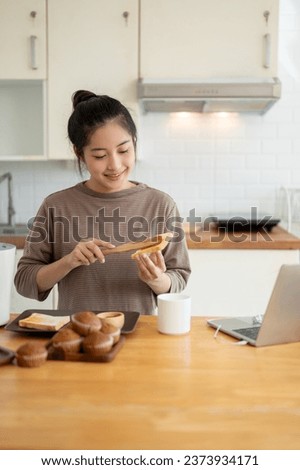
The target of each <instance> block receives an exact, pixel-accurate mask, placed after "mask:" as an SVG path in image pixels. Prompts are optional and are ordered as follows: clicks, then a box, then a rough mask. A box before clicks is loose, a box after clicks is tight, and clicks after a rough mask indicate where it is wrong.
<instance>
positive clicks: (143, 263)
mask: <svg viewBox="0 0 300 470" xmlns="http://www.w3.org/2000/svg"><path fill="white" fill-rule="evenodd" d="M135 261H136V263H137V267H138V272H139V277H140V279H141V280H142V281H143V282H145V283H146V284H148V286H149V287H151V289H152V290H153V291H154V292H155V293H156V294H163V293H165V292H168V291H169V289H170V287H171V280H170V278H169V276H168V275H167V274H166V270H167V268H166V264H165V260H164V257H163V255H162V252H161V251H157V252H155V253H151V254H150V255H147V254H143V255H140V256H138V257H137V258H136V259H135Z"/></svg>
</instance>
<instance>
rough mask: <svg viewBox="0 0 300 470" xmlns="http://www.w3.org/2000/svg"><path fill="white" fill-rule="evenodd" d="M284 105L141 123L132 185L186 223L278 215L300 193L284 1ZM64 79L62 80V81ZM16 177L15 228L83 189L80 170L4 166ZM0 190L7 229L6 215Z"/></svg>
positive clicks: (290, 19)
mask: <svg viewBox="0 0 300 470" xmlns="http://www.w3.org/2000/svg"><path fill="white" fill-rule="evenodd" d="M280 9H281V14H280V33H279V70H278V76H279V78H280V80H281V82H282V98H281V99H280V100H279V102H278V103H277V104H275V105H274V106H273V107H272V108H271V109H270V110H269V111H268V112H267V113H266V114H265V115H263V116H259V115H238V114H229V115H227V116H226V115H216V114H211V115H210V114H197V113H191V114H188V113H179V114H176V113H170V114H164V113H148V114H141V116H140V118H139V133H138V136H139V144H138V155H137V164H136V168H135V170H134V173H133V175H132V179H135V180H139V181H144V182H145V183H147V184H149V185H152V186H155V187H157V188H159V189H161V190H163V191H167V192H169V193H170V195H171V196H172V197H174V198H175V200H176V201H177V203H178V207H179V208H180V210H181V213H182V215H183V216H184V217H186V216H187V215H188V214H189V211H190V210H191V209H193V208H194V209H195V210H196V213H197V215H198V216H206V215H207V214H209V213H212V212H215V211H216V212H221V211H231V210H240V211H249V209H250V208H251V207H254V206H258V208H259V210H260V211H262V212H264V211H270V212H274V211H275V208H276V196H277V194H278V191H279V188H280V187H281V186H293V187H299V188H300V138H299V135H300V132H299V129H300V48H299V43H300V2H296V1H292V0H281V2H280ZM62 79H63V78H62ZM6 171H11V172H12V174H13V192H14V203H15V208H16V211H17V214H16V222H26V220H28V219H29V218H30V217H32V216H33V215H34V214H35V212H36V210H37V209H38V207H39V205H40V204H41V202H42V200H43V198H44V197H45V196H46V195H47V194H50V193H51V192H54V191H57V190H59V189H62V188H65V187H68V186H71V185H73V184H76V183H77V182H78V181H80V179H81V178H80V176H79V174H78V171H77V170H76V167H75V165H74V163H73V162H62V161H45V162H0V174H2V173H4V172H6ZM6 200H7V197H6V183H3V184H2V185H1V187H0V222H2V221H5V219H6V217H7V215H6Z"/></svg>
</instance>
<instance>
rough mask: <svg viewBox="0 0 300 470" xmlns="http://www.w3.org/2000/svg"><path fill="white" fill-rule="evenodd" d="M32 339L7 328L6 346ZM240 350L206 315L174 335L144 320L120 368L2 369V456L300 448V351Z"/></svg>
mask: <svg viewBox="0 0 300 470" xmlns="http://www.w3.org/2000/svg"><path fill="white" fill-rule="evenodd" d="M27 340H28V337H25V336H21V335H19V334H16V333H11V332H8V331H5V330H4V329H3V328H1V329H0V344H1V346H6V347H9V348H11V349H14V350H15V349H16V348H17V347H18V345H20V344H22V343H24V341H27ZM37 341H44V340H41V339H39V340H38V339H37ZM234 343H235V340H232V339H231V338H229V337H228V336H226V335H223V334H222V333H219V335H218V337H217V338H216V339H215V338H214V330H213V329H211V328H209V327H208V326H207V325H206V322H205V319H203V318H200V317H193V319H192V331H191V333H190V334H189V335H185V336H165V335H162V334H159V333H158V332H157V331H156V317H152V316H142V317H141V318H140V320H139V323H138V325H137V328H136V330H135V332H134V333H132V334H130V335H128V336H127V337H126V342H125V344H124V346H123V349H122V350H121V351H120V352H119V355H118V356H117V357H116V358H115V360H114V361H113V362H111V363H106V364H105V363H79V362H77V363H74V362H58V361H48V362H47V363H46V364H45V365H43V366H41V367H39V368H34V369H29V368H21V367H18V366H16V365H14V364H10V365H5V366H2V367H1V368H0V380H1V389H0V396H1V411H0V436H1V441H0V442H1V444H0V446H1V449H107V450H109V449H145V450H146V449H179V450H180V449H182V450H189V449H300V343H295V344H287V345H279V346H271V347H265V348H254V347H251V346H237V345H236V344H234Z"/></svg>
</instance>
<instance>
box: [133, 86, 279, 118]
mask: <svg viewBox="0 0 300 470" xmlns="http://www.w3.org/2000/svg"><path fill="white" fill-rule="evenodd" d="M280 96H281V83H280V81H279V79H278V78H267V79H261V80H260V79H245V78H243V79H234V80H233V79H224V80H215V79H214V80H206V81H203V82H202V81H193V80H182V81H181V80H180V81H175V80H174V81H170V80H168V81H166V80H153V79H151V80H143V79H140V80H139V81H138V97H139V100H140V102H141V104H142V107H143V109H144V111H145V112H178V111H188V112H199V113H217V112H235V113H252V114H253V113H255V114H264V113H265V112H266V111H267V110H268V109H269V108H270V107H271V106H272V105H273V104H274V103H276V102H277V101H278V99H279V98H280Z"/></svg>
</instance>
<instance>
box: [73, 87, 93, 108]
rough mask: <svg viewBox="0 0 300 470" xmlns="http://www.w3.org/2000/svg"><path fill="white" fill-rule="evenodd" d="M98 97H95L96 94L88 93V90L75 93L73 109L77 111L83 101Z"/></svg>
mask: <svg viewBox="0 0 300 470" xmlns="http://www.w3.org/2000/svg"><path fill="white" fill-rule="evenodd" d="M96 97H97V95H95V93H92V92H91V91H87V90H78V91H75V93H74V94H73V96H72V102H73V109H75V108H76V106H77V105H78V104H79V103H82V102H83V101H88V100H90V99H91V98H96Z"/></svg>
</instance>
